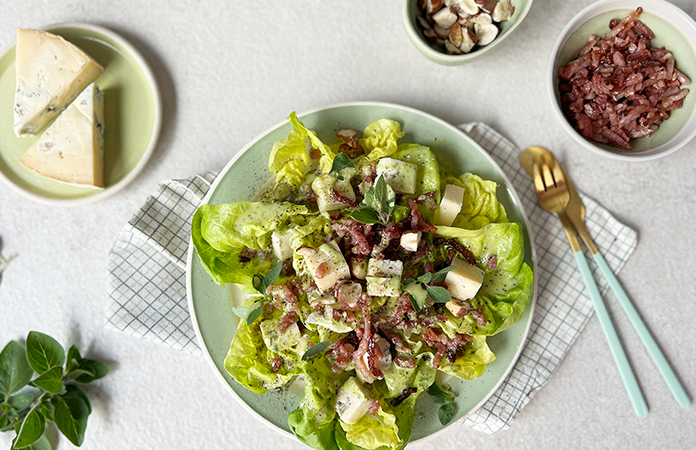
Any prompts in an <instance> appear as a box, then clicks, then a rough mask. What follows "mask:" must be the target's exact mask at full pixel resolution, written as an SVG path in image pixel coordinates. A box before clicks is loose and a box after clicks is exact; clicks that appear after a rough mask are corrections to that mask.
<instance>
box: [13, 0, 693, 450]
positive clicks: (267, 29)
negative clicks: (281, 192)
mask: <svg viewBox="0 0 696 450" xmlns="http://www.w3.org/2000/svg"><path fill="white" fill-rule="evenodd" d="M213 3H217V4H215V5H213ZM221 3H222V2H205V1H200V0H189V1H180V0H168V1H166V2H165V1H161V0H157V1H148V2H145V1H135V0H122V1H120V2H113V1H104V0H92V1H90V2H79V1H71V2H56V1H40V0H23V1H22V2H18V1H10V0H7V1H3V2H2V6H1V7H0V9H1V10H2V13H1V14H0V47H5V46H6V45H9V44H11V43H12V42H13V41H14V38H15V29H16V28H17V27H41V26H43V25H47V24H51V23H56V22H68V21H69V22H72V21H78V22H90V23H94V24H97V25H102V26H105V27H107V28H111V29H113V30H114V31H116V32H118V33H120V34H122V35H123V36H124V37H126V38H127V39H129V40H130V41H131V42H132V43H133V44H134V45H135V46H136V47H137V48H138V49H139V50H140V51H141V52H142V53H143V54H144V55H145V57H146V59H147V60H148V61H149V63H150V64H151V66H152V67H153V69H154V70H155V72H156V74H157V78H158V81H159V83H160V86H161V90H162V96H163V104H164V125H163V130H162V136H161V140H160V144H159V146H158V148H157V151H156V153H155V155H154V157H153V158H152V160H151V161H150V163H149V164H148V166H147V167H146V169H145V170H144V172H143V173H142V174H141V175H140V176H139V177H138V178H136V180H135V181H134V182H133V183H132V184H131V185H129V186H128V187H127V188H126V189H125V190H123V191H121V192H120V193H118V194H117V195H114V196H112V197H109V198H107V199H105V200H103V201H101V202H99V203H96V204H93V205H89V206H83V207H74V208H58V207H49V206H45V205H41V204H38V203H33V202H31V201H28V200H26V199H25V198H24V197H22V196H20V195H19V194H17V193H16V192H15V191H13V190H10V189H8V188H7V187H6V186H4V185H2V186H0V238H1V239H2V241H3V255H16V259H15V260H13V261H12V262H11V263H10V265H9V267H8V269H7V270H6V272H5V273H4V274H3V278H2V282H1V283H0V346H4V345H5V343H6V342H7V341H9V340H11V339H16V340H21V339H24V338H25V337H26V334H27V333H28V331H30V330H40V331H43V332H45V333H48V334H51V335H53V336H54V337H56V338H57V339H58V340H59V341H60V342H61V343H63V344H72V343H77V344H78V345H79V346H80V348H81V349H82V350H83V353H84V354H87V355H88V356H91V357H95V358H100V359H103V360H106V361H108V362H109V363H110V364H111V366H112V372H111V373H110V374H109V375H108V376H107V377H106V378H104V379H102V380H100V381H98V382H96V383H95V384H94V385H93V386H91V387H90V389H89V392H90V394H92V398H93V404H94V409H95V411H94V413H93V414H92V415H91V416H90V419H89V425H88V427H87V436H86V440H85V443H84V444H83V448H87V449H131V448H132V449H164V448H200V449H209V448H210V449H212V448H259V449H267V448H269V449H270V448H277V447H278V446H279V445H281V446H282V448H285V449H301V448H305V447H304V446H303V445H302V444H300V443H299V442H297V441H294V440H290V439H287V438H284V437H282V436H281V435H279V434H277V433H275V432H272V431H270V430H269V429H268V428H267V427H266V426H265V425H264V424H263V423H261V422H260V421H258V420H257V419H256V418H255V417H252V416H249V415H248V414H247V413H246V412H245V410H244V409H243V408H242V407H241V406H240V405H239V404H237V402H236V400H234V399H233V398H232V397H231V396H230V395H229V394H228V393H227V391H226V389H225V388H224V387H223V386H222V385H221V384H219V382H218V379H217V377H216V376H215V374H214V373H213V371H212V370H211V368H210V366H209V365H208V363H207V362H206V361H205V360H204V359H203V358H202V357H196V356H191V355H189V354H186V353H181V352H177V351H174V350H171V349H169V348H167V347H165V346H163V345H159V344H154V343H151V342H148V341H145V340H142V339H137V338H134V337H130V336H127V335H124V334H121V333H117V332H112V331H107V330H105V328H104V325H103V324H104V312H105V305H106V272H107V270H106V263H107V259H106V255H107V252H108V250H109V247H110V246H111V244H112V242H113V240H114V238H115V237H116V235H117V234H118V232H119V231H120V230H121V228H122V227H123V225H124V224H125V223H126V222H127V221H128V219H129V218H130V216H131V215H132V214H133V213H134V212H135V211H136V210H137V208H138V207H139V206H140V205H141V204H142V203H143V201H144V200H145V198H146V197H147V196H148V195H149V194H150V193H151V192H152V191H153V190H154V189H155V187H156V186H157V184H158V182H159V181H162V180H165V179H170V178H182V177H188V176H190V175H192V174H195V173H204V172H206V171H209V170H219V169H220V168H222V167H223V166H224V165H225V163H226V162H227V161H228V160H229V159H230V158H231V157H232V156H233V155H234V154H235V152H236V151H237V150H238V149H240V148H241V147H243V146H244V145H245V144H246V143H247V142H248V141H250V140H251V139H253V138H254V137H256V136H257V135H258V134H259V133H261V132H262V131H264V130H266V129H267V128H269V127H270V126H272V125H274V124H276V123H278V122H280V121H281V120H283V119H284V118H285V117H286V116H287V115H288V113H289V112H291V111H298V112H302V111H305V110H309V109H314V108H318V107H322V106H327V105H330V104H334V103H338V102H348V101H357V100H365V101H384V102H392V103H400V104H403V105H406V106H410V107H414V108H417V109H421V110H424V111H426V112H428V113H431V114H434V115H437V116H440V117H441V118H443V119H444V120H446V121H448V122H451V123H453V124H458V123H463V122H471V121H482V122H485V123H488V124H489V125H491V126H493V127H494V128H496V129H497V130H499V131H500V132H502V133H503V134H504V135H506V136H507V137H508V138H509V139H511V140H512V141H513V142H515V143H516V144H517V145H518V146H520V147H522V148H524V147H525V146H527V145H534V144H538V145H545V146H547V147H549V148H551V149H553V150H554V151H555V152H556V155H557V157H558V158H559V159H560V160H561V161H562V162H563V163H564V165H565V166H566V168H567V172H568V173H569V175H570V176H571V177H572V178H573V179H574V180H575V184H576V185H577V187H578V188H579V189H581V190H583V191H584V192H585V193H587V194H588V195H590V196H591V197H593V198H595V199H596V200H597V201H599V202H600V203H601V204H602V205H603V206H605V207H606V208H607V209H609V210H610V211H612V212H613V213H614V214H615V215H616V217H617V218H618V219H619V220H621V221H622V222H624V223H626V224H627V225H629V226H630V227H632V228H634V229H635V230H637V231H638V234H639V244H638V248H637V250H636V251H635V253H634V254H633V256H632V257H631V258H630V260H629V261H628V264H627V265H626V267H625V268H624V270H623V271H622V272H621V274H620V276H619V278H620V280H621V282H622V283H623V285H624V287H625V288H626V290H627V292H628V294H629V296H630V297H631V298H632V300H633V301H634V303H635V305H636V307H637V309H638V310H639V311H640V312H641V314H642V316H643V318H644V320H645V322H646V324H647V326H648V328H649V329H650V330H651V331H652V332H653V335H654V336H655V338H656V340H657V341H658V342H659V343H660V344H661V347H662V349H663V351H664V353H665V355H666V356H667V358H668V359H669V360H670V361H671V362H672V364H673V366H674V368H675V370H676V372H677V373H678V375H679V376H680V378H681V380H682V382H683V383H684V385H685V388H686V390H687V392H688V393H689V395H690V396H691V397H692V398H693V397H694V396H696V376H695V374H696V358H694V355H695V354H696V338H694V334H693V320H694V317H696V301H695V300H696V287H695V286H696V284H694V283H693V281H692V280H693V273H694V271H695V269H696V263H695V262H694V259H693V256H692V255H693V249H694V248H696V234H695V233H694V225H693V224H694V223H696V209H695V208H694V207H693V205H694V201H693V192H694V191H696V142H692V143H691V144H689V145H688V146H687V147H685V148H683V149H681V150H679V151H678V152H677V153H675V154H673V155H671V156H669V157H667V158H664V159H662V160H658V161H653V162H648V163H639V164H626V163H621V162H616V161H610V160H607V159H604V158H601V157H599V156H597V155H595V154H592V153H589V152H588V151H585V150H583V149H580V148H579V147H578V146H577V145H576V144H575V143H574V141H573V140H572V138H571V137H570V136H568V135H567V133H566V132H565V131H564V130H563V129H562V128H561V125H560V123H559V122H558V121H557V119H556V118H555V117H554V116H553V115H552V111H551V109H550V101H549V99H548V98H547V95H546V86H545V73H546V65H547V59H548V55H549V53H550V52H551V48H552V45H553V43H554V42H555V40H556V38H557V36H558V34H559V33H560V31H561V29H562V28H563V27H564V26H565V24H566V23H567V22H568V20H570V18H571V17H572V16H573V15H575V13H576V12H577V11H579V10H580V9H582V8H583V7H584V6H586V5H588V4H589V3H591V2H590V1H587V0H568V1H564V2H555V1H551V0H537V1H536V2H535V3H534V5H533V7H532V9H531V11H530V13H529V15H528V17H527V19H526V20H525V21H524V22H523V23H522V24H521V26H520V27H519V28H518V30H517V31H516V32H515V33H516V34H515V37H514V38H512V39H510V40H508V41H506V42H505V43H504V44H503V45H502V46H501V47H500V48H498V49H497V50H496V51H495V52H493V53H492V54H490V55H488V56H486V57H485V58H483V59H481V60H480V61H477V62H474V63H471V64H469V65H465V66H460V67H442V66H438V65H436V64H434V63H431V62H430V61H428V60H426V59H425V58H424V57H423V56H421V55H420V54H419V53H418V52H417V51H416V50H415V48H414V47H413V46H412V45H411V43H410V41H409V40H408V37H407V36H406V33H405V31H404V29H403V25H402V22H401V2H400V1H396V0H392V1H389V2H375V1H368V0H363V1H350V2H348V1H344V2H336V1H334V2H326V1H325V2H321V1H318V0H315V1H294V2H287V1H276V2H266V3H255V2H250V3H244V2H234V4H233V5H232V3H233V2H229V3H230V5H229V6H219V4H221ZM674 3H676V4H677V5H679V6H680V7H681V8H682V9H684V10H685V11H687V12H688V13H689V14H691V16H692V17H696V3H694V2H693V0H674ZM614 303H615V302H610V305H609V306H610V309H611V310H612V311H613V312H614V313H615V314H614V315H613V318H614V321H615V323H616V325H617V328H618V331H619V334H620V335H621V337H622V339H623V342H624V345H625V347H626V349H627V353H628V354H629V358H630V360H631V362H632V364H633V366H634V368H635V370H636V374H637V378H638V380H639V382H640V385H641V387H642V388H643V391H644V393H645V397H646V400H647V403H648V405H649V407H650V414H649V416H648V417H647V418H644V419H641V418H638V417H637V416H636V415H635V414H634V413H633V410H632V408H631V405H630V403H629V400H628V398H627V396H626V394H625V391H624V388H623V385H622V384H621V380H620V378H619V376H618V373H617V371H616V368H615V366H614V363H613V360H612V357H611V354H610V352H609V349H608V347H607V345H606V342H605V340H604V337H603V335H602V332H601V329H600V327H599V323H598V322H597V320H596V318H593V319H592V320H591V321H590V323H589V325H588V326H587V328H586V329H585V331H584V332H583V333H582V335H581V336H580V338H579V339H578V341H577V342H576V344H575V345H574V346H573V347H572V349H571V351H570V353H569V354H568V355H567V357H566V359H565V360H564V362H563V363H562V364H561V366H560V368H559V369H558V370H557V372H556V374H555V375H554V376H553V377H552V379H551V381H550V382H549V383H548V384H547V385H546V386H545V387H544V388H543V389H541V391H539V393H537V395H536V397H535V398H534V399H533V400H532V402H531V403H530V404H529V405H528V406H527V407H526V408H525V409H524V410H523V411H522V412H521V413H520V414H519V415H518V417H517V419H516V420H515V421H514V422H513V424H512V427H511V428H510V429H509V430H506V431H503V432H500V433H498V434H496V435H492V436H489V435H485V434H482V433H479V432H476V431H472V430H470V429H468V428H466V427H464V426H453V427H450V428H449V429H448V430H447V431H445V432H443V433H441V434H439V435H437V436H435V437H434V438H432V439H430V440H426V441H423V442H421V443H415V444H413V445H412V446H409V448H413V449H419V448H420V449H425V448H438V449H442V450H445V449H459V448H477V449H496V450H500V449H506V448H515V449H540V448H544V449H546V448H549V449H552V448H590V447H593V448H614V449H633V448H639V447H644V446H648V445H649V446H654V445H657V446H659V447H660V448H670V449H681V448H691V446H692V445H693V442H694V441H696V427H695V426H694V423H696V408H693V407H692V408H691V409H690V410H683V409H681V408H679V406H678V405H677V404H676V402H675V401H674V399H673V398H672V396H671V394H670V392H669V390H668V388H667V386H666V385H665V383H664V382H663V380H662V378H661V377H660V375H659V373H658V371H657V369H656V368H655V366H654V365H653V363H652V361H651V360H650V358H649V356H648V355H647V352H646V351H645V349H644V348H643V346H642V344H641V343H640V341H639V340H638V339H637V336H636V334H635V332H634V331H633V329H632V328H631V326H630V324H629V323H628V320H627V319H626V317H625V316H624V315H623V312H622V311H619V310H618V308H614V307H613V305H614ZM9 445H10V439H9V433H8V434H6V435H0V446H3V447H5V448H8V447H9ZM58 448H61V449H65V448H72V446H71V445H70V444H69V442H68V441H67V440H65V439H64V438H60V440H59V446H58Z"/></svg>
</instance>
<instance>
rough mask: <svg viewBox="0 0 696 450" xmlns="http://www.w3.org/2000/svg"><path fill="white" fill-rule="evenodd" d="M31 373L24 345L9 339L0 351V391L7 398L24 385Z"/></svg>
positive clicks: (29, 378)
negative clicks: (0, 351)
mask: <svg viewBox="0 0 696 450" xmlns="http://www.w3.org/2000/svg"><path fill="white" fill-rule="evenodd" d="M33 374H34V371H33V370H32V369H31V366H30V365H29V362H28V361H27V354H26V351H25V350H24V346H23V345H22V344H20V343H19V342H15V341H10V342H9V343H8V344H7V345H6V346H5V348H4V349H3V350H2V353H0V392H1V393H3V394H4V397H5V398H8V397H9V396H10V395H11V394H13V393H15V392H17V391H18V390H20V389H21V388H23V387H24V386H26V385H27V383H29V381H31V377H32V375H33Z"/></svg>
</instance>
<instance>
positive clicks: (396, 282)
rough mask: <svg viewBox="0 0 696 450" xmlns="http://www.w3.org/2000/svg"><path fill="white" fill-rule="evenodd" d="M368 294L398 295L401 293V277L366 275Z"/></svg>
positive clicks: (379, 295)
mask: <svg viewBox="0 0 696 450" xmlns="http://www.w3.org/2000/svg"><path fill="white" fill-rule="evenodd" d="M365 280H366V281H367V294H368V295H370V296H372V297H398V296H399V295H401V278H399V277H369V276H368V277H366V278H365Z"/></svg>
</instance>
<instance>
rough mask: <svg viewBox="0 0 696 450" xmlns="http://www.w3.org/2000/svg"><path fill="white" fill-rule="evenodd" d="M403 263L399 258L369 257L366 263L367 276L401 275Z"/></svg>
mask: <svg viewBox="0 0 696 450" xmlns="http://www.w3.org/2000/svg"><path fill="white" fill-rule="evenodd" d="M403 271H404V263H403V261H399V260H390V259H377V258H371V259H370V261H369V262H368V263H367V276H368V277H401V274H402V273H403Z"/></svg>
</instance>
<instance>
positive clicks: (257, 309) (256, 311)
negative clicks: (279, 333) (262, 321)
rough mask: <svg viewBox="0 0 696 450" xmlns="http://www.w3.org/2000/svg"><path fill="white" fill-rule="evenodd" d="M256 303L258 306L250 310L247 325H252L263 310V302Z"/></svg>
mask: <svg viewBox="0 0 696 450" xmlns="http://www.w3.org/2000/svg"><path fill="white" fill-rule="evenodd" d="M254 304H255V305H257V306H256V307H254V309H252V310H250V311H249V315H248V316H247V318H246V323H247V325H251V324H252V323H254V322H256V319H258V318H259V317H260V316H261V313H262V312H263V302H256V303H254Z"/></svg>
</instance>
